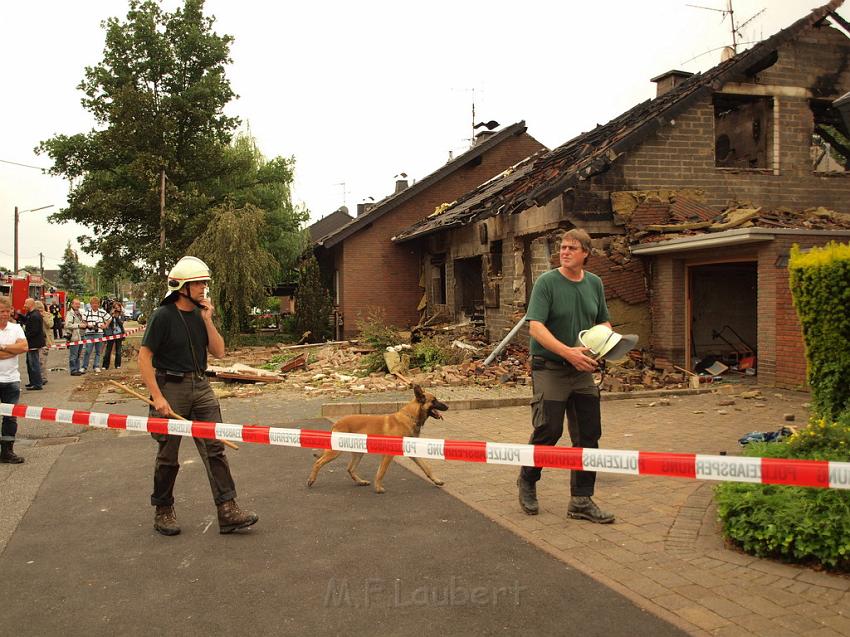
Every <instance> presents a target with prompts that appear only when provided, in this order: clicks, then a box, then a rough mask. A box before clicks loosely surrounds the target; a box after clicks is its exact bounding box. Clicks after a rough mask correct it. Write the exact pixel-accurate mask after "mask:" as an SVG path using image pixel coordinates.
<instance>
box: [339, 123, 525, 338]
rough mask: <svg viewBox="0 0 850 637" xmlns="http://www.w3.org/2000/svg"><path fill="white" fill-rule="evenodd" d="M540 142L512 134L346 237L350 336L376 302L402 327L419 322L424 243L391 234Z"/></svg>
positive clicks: (345, 307)
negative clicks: (399, 240)
mask: <svg viewBox="0 0 850 637" xmlns="http://www.w3.org/2000/svg"><path fill="white" fill-rule="evenodd" d="M541 148H542V146H541V144H540V143H539V142H538V141H537V140H535V139H534V138H533V137H531V136H529V135H528V134H525V133H523V134H522V135H516V136H512V137H509V138H508V139H506V140H504V141H503V142H501V143H500V144H499V145H498V146H496V147H495V148H493V149H491V150H489V151H487V152H486V153H484V155H483V156H481V161H480V162H477V161H473V162H470V163H469V164H467V165H466V166H463V167H461V168H459V169H457V170H455V171H454V172H453V173H451V174H450V175H448V176H446V177H444V178H443V179H441V180H440V181H439V182H437V183H435V184H433V185H431V186H429V187H427V188H425V189H424V190H422V191H421V192H419V193H417V194H416V196H414V197H412V198H411V199H409V200H408V201H406V202H404V203H402V204H401V205H399V206H398V207H397V208H395V209H393V210H391V211H390V212H388V213H387V214H385V215H383V216H381V217H379V218H377V219H376V220H375V221H374V222H373V223H372V224H371V225H370V226H368V227H366V228H363V229H361V230H360V231H358V232H356V233H354V234H353V235H351V236H350V237H348V238H347V239H345V241H344V242H343V244H344V247H345V251H344V258H343V259H342V260H341V262H342V263H341V273H342V277H341V280H342V281H343V282H344V284H343V285H342V298H341V300H340V301H341V303H340V305H341V308H340V309H341V311H342V313H343V321H344V326H343V333H344V335H345V337H351V336H354V335H355V334H356V331H357V319H358V317H359V316H363V315H365V313H366V312H368V310H369V308H371V307H381V308H383V309H384V312H385V315H386V318H387V319H388V321H389V322H390V323H392V324H393V325H396V326H398V327H408V326H410V325H415V324H416V323H418V322H419V312H418V311H417V310H416V307H417V306H418V304H419V301H420V299H421V298H422V294H423V293H424V290H423V289H422V288H421V287H420V286H419V280H420V255H419V249H418V247H417V245H416V243H415V242H410V243H402V244H400V245H397V244H394V243H392V242H391V241H390V239H391V238H392V237H393V236H395V235H396V234H398V233H399V232H400V231H401V230H403V229H405V228H407V227H409V226H411V225H412V224H413V223H415V222H416V221H419V220H420V219H423V218H424V217H426V216H428V215H429V214H431V213H432V212H433V211H434V209H435V208H436V207H437V206H439V205H440V204H443V203H446V202H451V201H454V200H455V199H457V198H458V197H459V196H460V195H462V194H464V193H466V192H468V191H470V190H472V189H473V188H475V187H476V186H478V185H479V184H481V183H483V182H484V181H486V180H488V179H490V178H491V177H492V176H493V175H496V174H498V173H500V172H502V171H503V170H505V169H506V168H508V167H509V166H512V165H513V164H515V163H517V162H518V161H520V160H521V159H524V158H525V157H527V156H528V155H530V154H532V153H534V152H536V151H538V150H540V149H541ZM447 292H448V297H449V299H452V298H454V291H453V290H451V289H450V290H448V291H447Z"/></svg>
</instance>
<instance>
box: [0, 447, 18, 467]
mask: <svg viewBox="0 0 850 637" xmlns="http://www.w3.org/2000/svg"><path fill="white" fill-rule="evenodd" d="M14 445H15V443H14V442H0V462H3V463H5V464H21V463H22V462H23V461H24V459H23V458H21V457H20V456H19V455H17V454H16V453H15V452H14V451H12V449H13V448H14Z"/></svg>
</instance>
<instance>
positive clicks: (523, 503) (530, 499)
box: [516, 477, 540, 515]
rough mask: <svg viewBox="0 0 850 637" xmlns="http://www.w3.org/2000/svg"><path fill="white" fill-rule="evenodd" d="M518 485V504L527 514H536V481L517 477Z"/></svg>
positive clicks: (537, 509) (537, 508)
mask: <svg viewBox="0 0 850 637" xmlns="http://www.w3.org/2000/svg"><path fill="white" fill-rule="evenodd" d="M516 484H517V486H518V487H519V505H520V507H522V510H523V511H525V512H526V513H527V514H528V515H537V514H538V513H539V512H540V507H539V506H538V505H537V483H536V482H529V481H528V480H523V479H522V478H521V477H520V478H517V481H516Z"/></svg>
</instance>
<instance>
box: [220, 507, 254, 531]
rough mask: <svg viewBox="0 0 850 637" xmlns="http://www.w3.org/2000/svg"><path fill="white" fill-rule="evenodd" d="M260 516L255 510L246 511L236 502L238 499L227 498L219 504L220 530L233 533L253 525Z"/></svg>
mask: <svg viewBox="0 0 850 637" xmlns="http://www.w3.org/2000/svg"><path fill="white" fill-rule="evenodd" d="M259 519H260V518H259V517H258V516H257V514H256V513H254V512H253V511H249V512H245V511H243V510H242V509H240V508H239V505H238V504H236V500H227V501H226V502H222V503H221V504H219V505H218V532H219V533H233V532H234V531H236V530H238V529H244V528H245V527H248V526H251V525H252V524H254V523H255V522H256V521H257V520H259Z"/></svg>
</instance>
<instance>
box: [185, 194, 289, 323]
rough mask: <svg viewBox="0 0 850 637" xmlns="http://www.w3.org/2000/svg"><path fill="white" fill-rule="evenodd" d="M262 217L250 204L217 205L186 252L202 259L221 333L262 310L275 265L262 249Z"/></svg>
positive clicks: (263, 215) (263, 222)
mask: <svg viewBox="0 0 850 637" xmlns="http://www.w3.org/2000/svg"><path fill="white" fill-rule="evenodd" d="M267 227H268V224H267V223H266V214H265V213H264V212H263V211H262V210H260V209H259V208H257V207H256V206H254V205H252V204H250V203H249V204H245V205H244V206H243V207H242V208H235V207H234V206H233V205H232V204H227V205H224V206H221V207H219V208H217V209H216V210H215V215H214V217H213V220H212V222H211V223H210V225H209V227H208V228H207V229H206V231H205V232H204V234H203V235H201V236H200V237H198V239H197V241H195V242H194V243H193V244H192V245H191V247H190V248H189V253H190V254H192V255H194V256H197V257H198V258H200V259H203V260H204V261H205V262H206V264H207V265H208V266H209V267H210V271H211V273H212V276H213V280H212V294H213V302H214V304H215V306H216V309H217V313H218V314H219V316H220V317H221V321H222V328H223V329H224V331H225V332H228V333H231V334H234V333H237V332H239V331H241V330H244V329H246V328H247V326H248V321H249V318H250V316H251V310H252V309H253V308H254V307H262V305H263V304H264V302H265V299H266V288H267V286H269V285H271V284H273V283H274V281H275V277H276V275H277V274H278V272H277V271H278V264H277V261H275V259H274V257H273V256H272V255H271V253H269V251H268V250H266V249H265V248H264V247H263V241H262V239H261V237H262V236H263V235H264V234H265V233H266V229H267Z"/></svg>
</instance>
